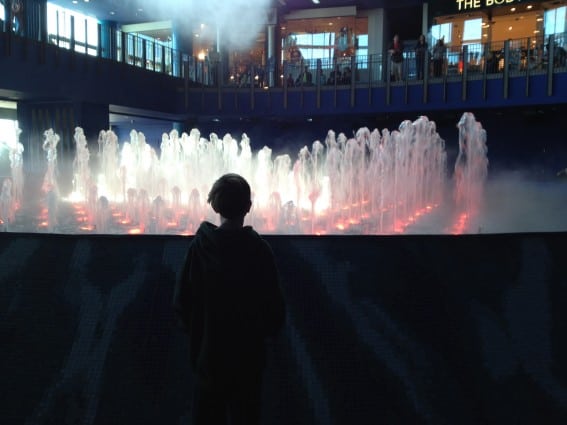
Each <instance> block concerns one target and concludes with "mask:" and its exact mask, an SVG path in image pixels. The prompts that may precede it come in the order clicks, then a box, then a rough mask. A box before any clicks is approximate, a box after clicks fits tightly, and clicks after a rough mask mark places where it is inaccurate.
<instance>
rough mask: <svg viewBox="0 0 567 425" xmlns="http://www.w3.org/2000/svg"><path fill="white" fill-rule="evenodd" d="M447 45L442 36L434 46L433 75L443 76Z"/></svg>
mask: <svg viewBox="0 0 567 425" xmlns="http://www.w3.org/2000/svg"><path fill="white" fill-rule="evenodd" d="M446 53H447V46H446V45H445V40H444V39H443V37H441V38H440V39H439V40H437V43H436V44H435V46H434V47H433V76H434V77H441V76H442V75H443V65H444V63H445V54H446Z"/></svg>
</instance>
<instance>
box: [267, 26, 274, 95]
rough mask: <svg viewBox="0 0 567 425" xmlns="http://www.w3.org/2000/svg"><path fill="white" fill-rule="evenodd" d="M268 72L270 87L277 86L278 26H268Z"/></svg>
mask: <svg viewBox="0 0 567 425" xmlns="http://www.w3.org/2000/svg"><path fill="white" fill-rule="evenodd" d="M266 31H267V37H266V38H267V42H268V46H267V47H268V48H267V54H266V56H267V60H266V64H267V71H268V87H274V85H275V65H276V26H275V25H274V24H268V25H267V28H266Z"/></svg>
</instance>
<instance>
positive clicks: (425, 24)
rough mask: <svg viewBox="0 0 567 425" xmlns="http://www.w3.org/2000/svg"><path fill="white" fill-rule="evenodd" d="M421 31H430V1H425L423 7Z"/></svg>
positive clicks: (423, 32)
mask: <svg viewBox="0 0 567 425" xmlns="http://www.w3.org/2000/svg"><path fill="white" fill-rule="evenodd" d="M421 33H422V34H423V35H426V34H427V33H429V3H427V2H424V3H423V7H422V9H421Z"/></svg>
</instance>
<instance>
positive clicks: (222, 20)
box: [144, 0, 271, 49]
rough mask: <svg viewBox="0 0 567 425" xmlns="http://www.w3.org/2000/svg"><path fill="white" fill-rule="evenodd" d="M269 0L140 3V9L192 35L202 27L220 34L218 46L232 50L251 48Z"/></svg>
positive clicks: (211, 36) (174, 0)
mask: <svg viewBox="0 0 567 425" xmlns="http://www.w3.org/2000/svg"><path fill="white" fill-rule="evenodd" d="M270 5H271V1H270V0H160V1H159V2H157V1H155V0H146V1H144V8H145V9H146V10H148V11H152V13H156V14H159V16H160V17H162V18H167V19H175V20H176V21H177V23H178V25H181V26H183V25H184V23H186V24H187V29H188V30H189V28H191V30H193V31H195V30H197V29H199V27H200V25H201V24H202V23H203V24H205V25H206V26H208V27H209V28H210V29H211V30H210V31H209V32H208V36H209V37H210V39H211V40H214V39H215V37H216V32H217V28H218V29H219V31H220V35H221V42H222V45H224V46H227V47H229V48H232V49H246V48H249V47H250V46H252V44H253V43H254V40H255V39H256V37H257V36H258V33H259V32H260V31H261V30H262V28H263V27H264V25H265V24H266V22H267V18H266V17H267V14H268V12H269V10H270Z"/></svg>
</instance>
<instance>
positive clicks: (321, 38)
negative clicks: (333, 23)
mask: <svg viewBox="0 0 567 425" xmlns="http://www.w3.org/2000/svg"><path fill="white" fill-rule="evenodd" d="M295 45H296V46H297V48H298V49H299V51H300V52H301V57H302V58H303V59H304V60H307V61H309V62H313V61H316V60H317V59H321V60H332V58H333V49H334V45H335V34H334V33H331V32H326V33H316V34H296V35H295Z"/></svg>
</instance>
